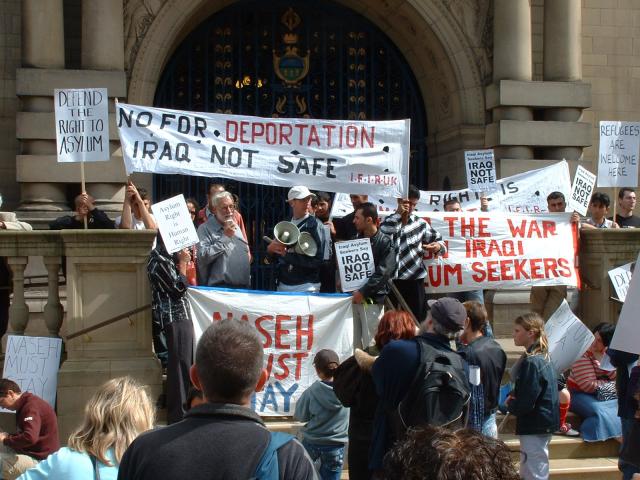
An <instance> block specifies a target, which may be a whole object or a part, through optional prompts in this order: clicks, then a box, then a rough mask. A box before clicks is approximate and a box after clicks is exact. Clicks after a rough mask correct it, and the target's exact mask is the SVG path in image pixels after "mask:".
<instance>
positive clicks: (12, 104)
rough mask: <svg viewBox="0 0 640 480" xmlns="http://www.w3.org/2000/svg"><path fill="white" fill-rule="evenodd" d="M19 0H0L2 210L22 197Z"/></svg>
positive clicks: (0, 177)
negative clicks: (18, 171) (18, 170)
mask: <svg viewBox="0 0 640 480" xmlns="http://www.w3.org/2000/svg"><path fill="white" fill-rule="evenodd" d="M20 18H21V17H20V0H0V193H1V194H2V197H3V199H4V205H5V207H4V208H3V210H9V209H13V208H15V207H16V206H17V205H18V202H19V200H20V191H19V186H18V184H17V183H16V154H17V152H18V140H17V139H16V112H17V111H18V99H17V98H16V69H17V68H18V67H19V66H20V54H21V53H20V35H21V29H20Z"/></svg>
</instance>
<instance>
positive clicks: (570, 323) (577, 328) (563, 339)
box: [544, 300, 595, 373]
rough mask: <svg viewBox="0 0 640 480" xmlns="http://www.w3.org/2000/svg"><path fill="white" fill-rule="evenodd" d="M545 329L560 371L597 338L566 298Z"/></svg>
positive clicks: (567, 366) (550, 353)
mask: <svg viewBox="0 0 640 480" xmlns="http://www.w3.org/2000/svg"><path fill="white" fill-rule="evenodd" d="M544 331H545V333H546V334H547V339H548V340H549V357H550V358H551V363H553V365H554V366H555V367H556V371H557V372H558V373H562V372H564V371H565V370H567V369H568V368H570V367H571V365H573V363H574V362H575V361H576V360H578V359H579V358H580V357H581V356H582V355H583V354H584V352H586V351H587V349H588V348H589V347H590V346H591V344H592V343H593V340H594V339H595V337H594V336H593V333H591V330H589V329H588V328H587V326H586V325H585V324H584V323H582V322H581V321H580V319H579V318H578V317H576V316H575V315H574V314H573V312H572V311H571V308H569V304H568V303H567V301H566V300H563V302H562V304H561V305H560V306H559V307H558V309H557V310H556V311H555V312H553V315H551V318H549V320H548V321H547V323H546V324H545V326H544Z"/></svg>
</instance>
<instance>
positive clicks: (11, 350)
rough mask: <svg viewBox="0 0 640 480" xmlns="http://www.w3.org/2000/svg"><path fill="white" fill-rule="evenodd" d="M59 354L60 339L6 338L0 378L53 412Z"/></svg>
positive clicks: (16, 336) (11, 336) (15, 336)
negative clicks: (44, 403)
mask: <svg viewBox="0 0 640 480" xmlns="http://www.w3.org/2000/svg"><path fill="white" fill-rule="evenodd" d="M61 352H62V339H61V338H51V337H27V336H23V335H8V336H7V351H6V354H5V358H4V369H3V371H2V377H3V378H9V379H11V380H13V381H14V382H16V383H17V384H18V385H19V386H20V389H21V390H22V391H23V392H31V393H33V394H34V395H37V396H38V397H40V398H42V399H43V400H46V401H47V403H48V404H49V405H51V406H52V407H53V408H55V406H56V391H57V387H58V369H59V368H60V353H61ZM3 411H6V410H3Z"/></svg>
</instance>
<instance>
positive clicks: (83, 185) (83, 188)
mask: <svg viewBox="0 0 640 480" xmlns="http://www.w3.org/2000/svg"><path fill="white" fill-rule="evenodd" d="M80 183H81V184H82V193H87V186H86V185H85V181H84V159H83V160H80ZM87 228H88V226H87V216H86V215H85V216H84V229H85V230H86V229H87Z"/></svg>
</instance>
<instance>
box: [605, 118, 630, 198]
mask: <svg viewBox="0 0 640 480" xmlns="http://www.w3.org/2000/svg"><path fill="white" fill-rule="evenodd" d="M639 147H640V122H600V149H599V155H598V187H637V186H638V148H639Z"/></svg>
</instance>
